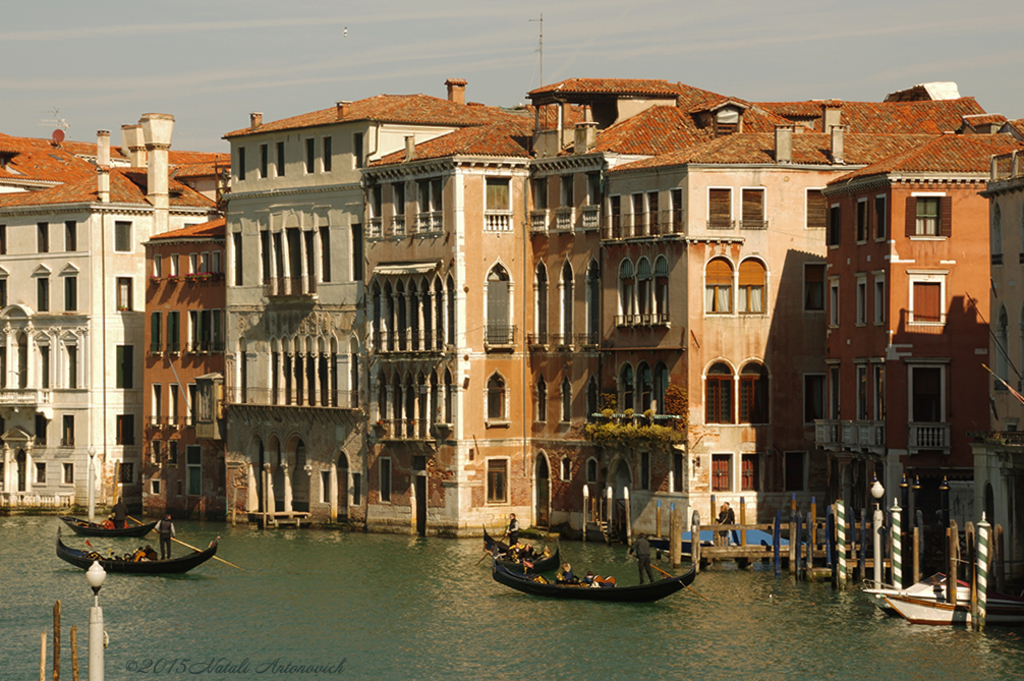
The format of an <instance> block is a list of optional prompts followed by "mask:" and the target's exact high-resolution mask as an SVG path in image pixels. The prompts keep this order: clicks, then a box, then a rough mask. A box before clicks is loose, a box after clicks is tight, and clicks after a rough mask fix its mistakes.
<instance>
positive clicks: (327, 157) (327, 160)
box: [323, 137, 334, 173]
mask: <svg viewBox="0 0 1024 681" xmlns="http://www.w3.org/2000/svg"><path fill="white" fill-rule="evenodd" d="M323 155H324V157H323V167H324V172H325V173H329V172H331V167H332V165H333V159H334V150H333V149H332V148H331V138H330V137H325V138H324V140H323Z"/></svg>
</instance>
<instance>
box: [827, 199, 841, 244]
mask: <svg viewBox="0 0 1024 681" xmlns="http://www.w3.org/2000/svg"><path fill="white" fill-rule="evenodd" d="M842 217H843V214H842V211H841V210H840V209H839V206H838V204H837V205H835V206H831V207H829V209H828V245H829V246H838V245H839V237H840V233H841V230H842V225H843V222H842Z"/></svg>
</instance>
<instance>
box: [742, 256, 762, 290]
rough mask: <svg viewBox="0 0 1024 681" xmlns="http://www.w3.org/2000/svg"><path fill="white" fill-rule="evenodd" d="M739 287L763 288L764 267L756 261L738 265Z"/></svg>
mask: <svg viewBox="0 0 1024 681" xmlns="http://www.w3.org/2000/svg"><path fill="white" fill-rule="evenodd" d="M740 286H764V265H762V264H761V263H759V262H758V261H756V260H744V261H743V262H742V263H740Z"/></svg>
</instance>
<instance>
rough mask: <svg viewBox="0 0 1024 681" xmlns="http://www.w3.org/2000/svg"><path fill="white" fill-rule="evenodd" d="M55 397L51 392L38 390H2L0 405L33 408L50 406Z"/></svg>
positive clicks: (0, 391) (0, 392)
mask: <svg viewBox="0 0 1024 681" xmlns="http://www.w3.org/2000/svg"><path fill="white" fill-rule="evenodd" d="M52 400H53V396H52V394H51V393H50V391H49V390H38V389H36V388H0V405H10V406H32V405H36V404H49V403H50V402H51V401H52Z"/></svg>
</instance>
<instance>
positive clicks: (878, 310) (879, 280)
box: [872, 274, 887, 324]
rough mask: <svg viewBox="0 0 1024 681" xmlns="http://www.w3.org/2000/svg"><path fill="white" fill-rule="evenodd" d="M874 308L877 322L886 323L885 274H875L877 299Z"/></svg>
mask: <svg viewBox="0 0 1024 681" xmlns="http://www.w3.org/2000/svg"><path fill="white" fill-rule="evenodd" d="M872 302H873V307H872V310H873V311H874V321H875V324H885V319H886V314H885V313H886V310H887V305H886V301H885V276H884V275H878V274H876V275H875V299H874V301H872Z"/></svg>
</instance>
